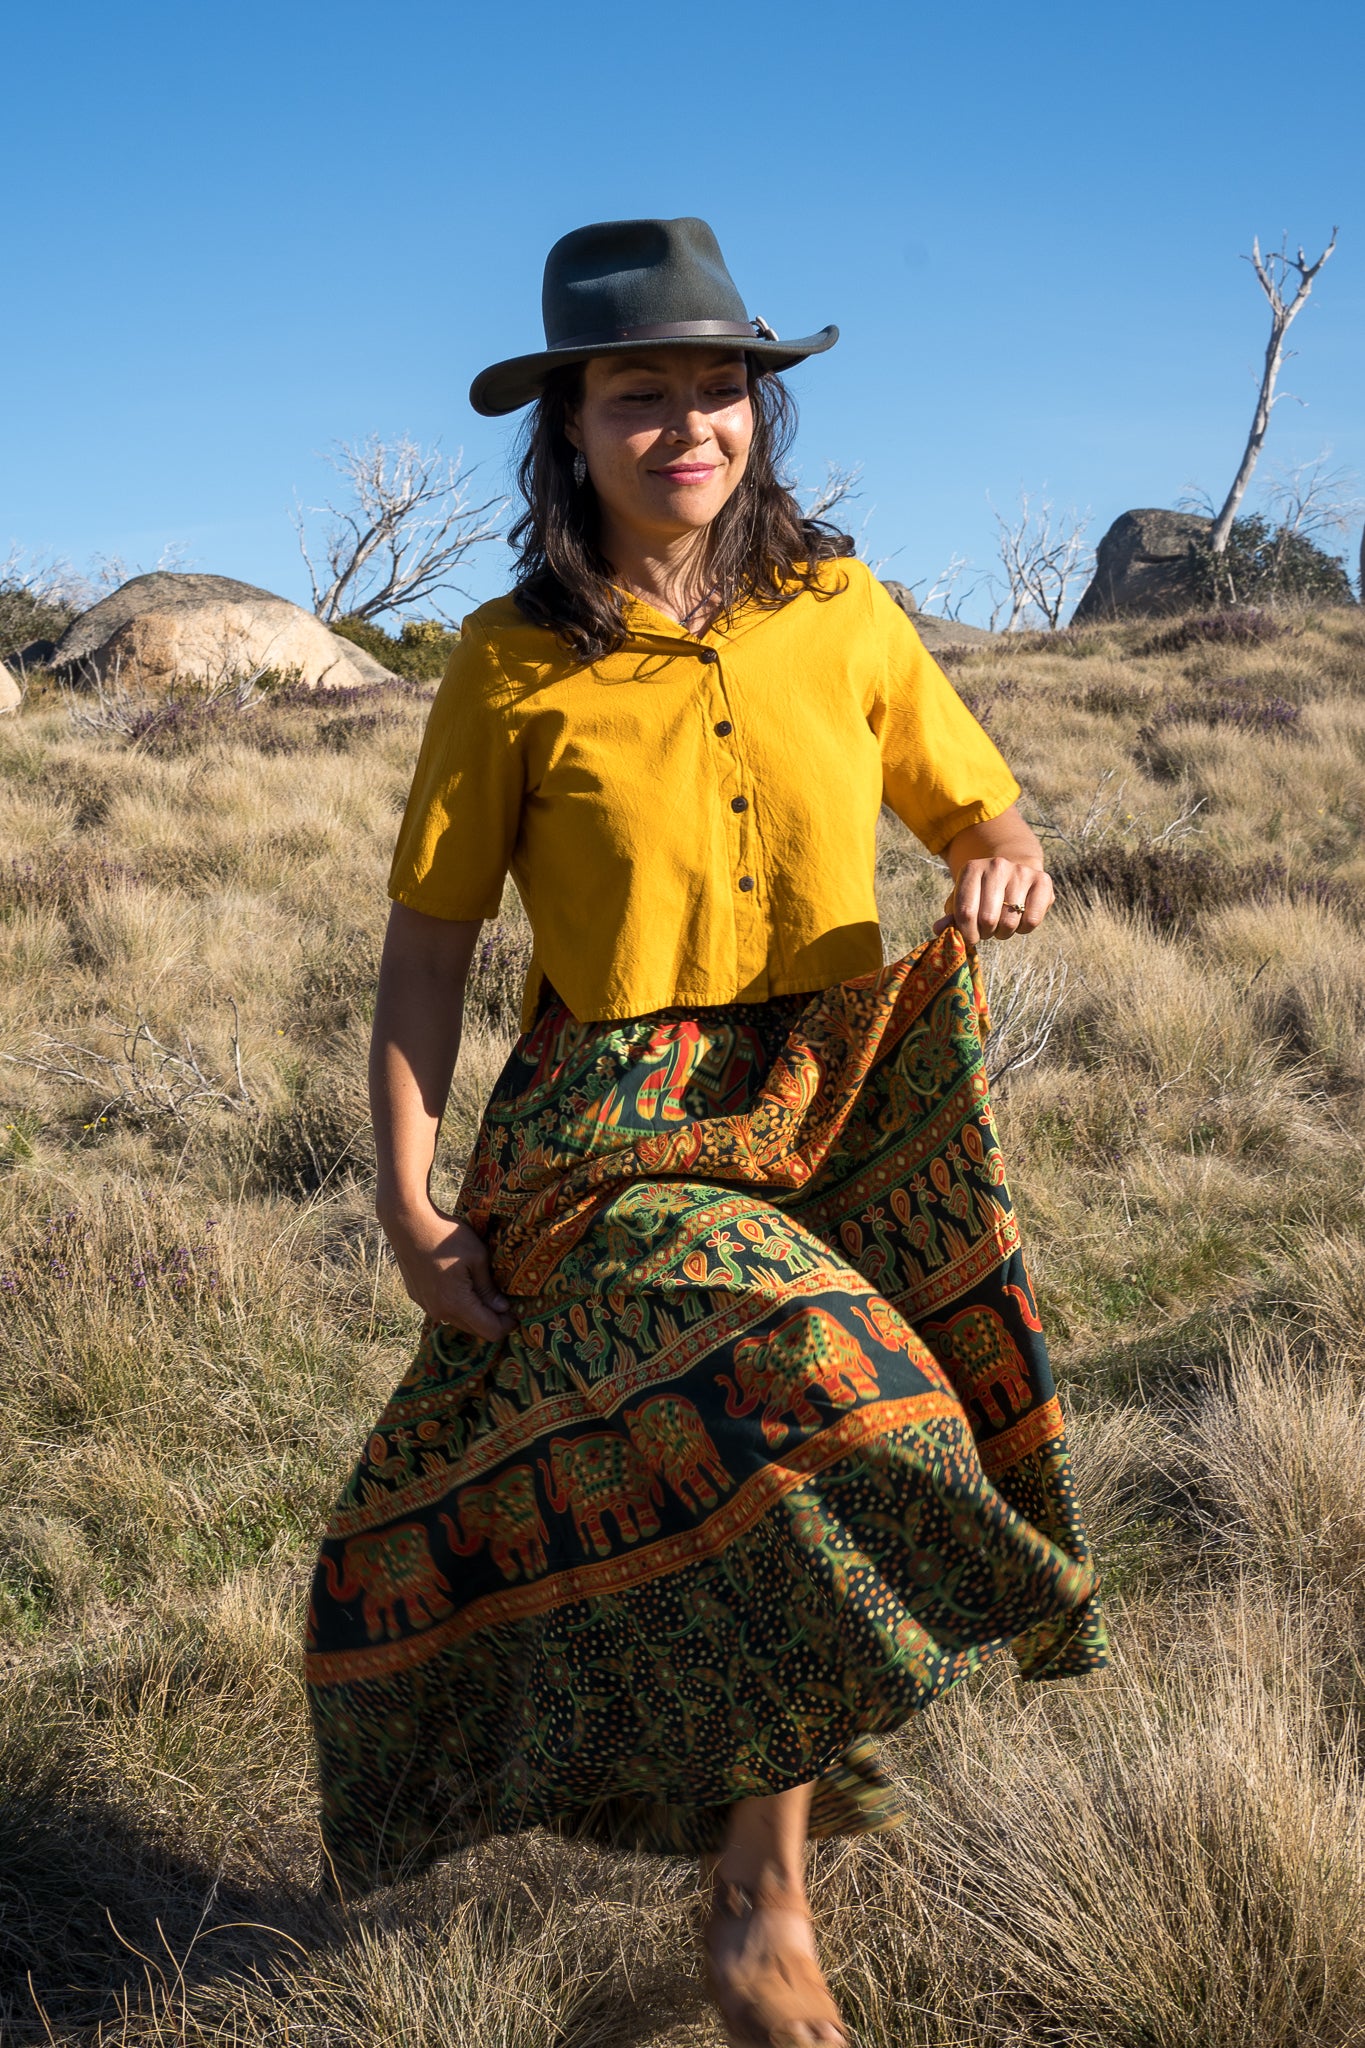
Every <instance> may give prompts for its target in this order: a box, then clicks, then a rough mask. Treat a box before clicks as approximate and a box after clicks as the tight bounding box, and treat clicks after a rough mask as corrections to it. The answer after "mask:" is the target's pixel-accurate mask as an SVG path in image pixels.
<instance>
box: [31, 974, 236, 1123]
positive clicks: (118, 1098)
mask: <svg viewBox="0 0 1365 2048" xmlns="http://www.w3.org/2000/svg"><path fill="white" fill-rule="evenodd" d="M228 1000H229V1003H230V1004H231V1008H232V1067H233V1075H234V1079H235V1081H236V1088H235V1090H234V1089H232V1088H230V1087H228V1086H227V1085H225V1083H224V1082H223V1081H222V1080H220V1079H219V1078H218V1077H217V1076H216V1075H214V1074H211V1073H207V1072H206V1071H205V1069H204V1065H203V1060H202V1056H201V1055H200V1054H199V1053H198V1052H197V1051H196V1050H195V1047H194V1045H193V1044H192V1043H191V1041H190V1037H189V1034H188V1032H187V1033H186V1034H185V1037H184V1041H183V1043H184V1051H183V1052H177V1051H176V1050H175V1049H174V1047H172V1046H169V1045H166V1044H164V1043H163V1041H162V1040H161V1039H159V1038H158V1037H156V1035H155V1033H154V1032H153V1031H152V1029H151V1026H150V1025H149V1024H148V1022H147V1020H146V1018H145V1017H144V1016H142V1014H141V1013H140V1012H139V1014H138V1015H137V1016H136V1018H135V1019H134V1020H133V1022H132V1023H131V1024H119V1025H112V1026H108V1027H106V1029H105V1031H104V1034H103V1035H104V1036H106V1037H111V1038H116V1039H118V1040H120V1041H121V1043H120V1044H119V1046H118V1049H117V1050H116V1051H114V1052H99V1051H97V1050H96V1049H95V1048H94V1047H92V1046H87V1045H75V1044H73V1043H72V1042H71V1041H70V1040H69V1039H65V1038H52V1037H49V1036H48V1035H46V1034H44V1035H43V1036H42V1037H40V1038H38V1039H37V1040H35V1042H34V1050H33V1051H32V1052H31V1053H11V1052H7V1053H0V1059H4V1060H5V1061H7V1062H8V1064H9V1065H11V1066H15V1067H28V1068H30V1069H31V1070H32V1071H33V1072H34V1073H36V1074H44V1075H46V1076H47V1077H48V1079H49V1080H53V1081H62V1082H65V1083H66V1085H67V1086H68V1087H76V1088H83V1089H85V1090H86V1091H87V1092H88V1093H89V1095H90V1096H91V1097H92V1098H93V1099H94V1100H95V1101H97V1102H99V1103H100V1105H101V1107H100V1108H99V1109H97V1110H92V1111H91V1121H90V1123H89V1124H88V1125H87V1126H86V1128H87V1129H88V1130H93V1129H94V1128H95V1126H96V1125H97V1124H99V1123H102V1122H103V1121H104V1119H105V1118H106V1117H108V1116H110V1115H111V1114H113V1113H115V1112H117V1113H118V1114H119V1115H121V1116H126V1117H129V1118H131V1119H132V1121H134V1122H135V1123H149V1122H153V1121H155V1120H156V1119H158V1118H161V1117H169V1118H171V1119H173V1120H174V1121H176V1122H183V1121H184V1119H185V1118H186V1117H187V1116H188V1115H189V1114H190V1113H191V1111H193V1110H196V1109H203V1108H210V1109H249V1108H250V1107H251V1096H250V1095H249V1093H248V1092H247V1086H246V1081H245V1079H244V1077H243V1074H242V1046H241V1020H240V1018H239V1017H238V1014H237V1005H236V1003H235V1002H233V1001H232V999H231V997H229V999H228Z"/></svg>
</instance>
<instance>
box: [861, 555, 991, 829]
mask: <svg viewBox="0 0 1365 2048" xmlns="http://www.w3.org/2000/svg"><path fill="white" fill-rule="evenodd" d="M868 582H869V584H870V586H871V589H870V597H871V603H872V625H873V631H874V645H875V648H876V656H875V657H874V668H875V672H876V681H875V686H874V693H873V701H872V704H871V706H870V708H869V710H868V714H867V717H868V724H869V725H870V726H871V728H872V730H873V732H874V733H875V734H876V736H877V742H878V745H879V746H880V748H881V756H882V797H883V800H884V802H886V803H887V804H889V805H890V807H891V809H892V810H893V811H894V812H895V813H896V816H897V817H898V818H900V819H901V820H902V822H903V823H904V824H906V825H908V826H909V827H910V830H911V831H912V832H913V833H914V834H915V836H916V838H918V839H921V840H922V841H923V842H924V844H925V845H926V846H927V847H928V849H929V851H930V852H931V853H941V852H942V851H943V849H944V847H945V846H947V845H948V844H949V842H950V841H951V840H952V839H954V838H955V837H956V836H957V834H958V833H959V832H961V831H963V830H965V828H966V827H967V826H968V825H984V824H986V823H987V822H988V821H989V820H990V819H991V818H998V817H999V816H1000V814H1001V812H1002V811H1007V810H1008V809H1009V807H1010V805H1011V804H1013V803H1016V802H1017V801H1018V798H1019V794H1020V791H1019V784H1018V783H1017V782H1016V781H1015V779H1014V777H1013V775H1011V773H1010V771H1009V769H1008V767H1007V766H1006V765H1005V761H1004V758H1003V756H1002V755H1001V753H1000V750H999V748H998V747H997V746H996V745H995V743H994V741H993V740H991V739H990V738H989V737H988V735H987V734H986V733H985V732H984V731H983V730H982V728H981V726H980V725H979V724H978V723H977V721H976V719H974V718H973V717H972V714H971V712H970V711H969V710H968V709H967V707H966V705H965V704H964V703H963V701H962V699H961V698H960V697H959V696H958V694H957V691H956V690H955V689H954V688H953V686H952V684H951V683H950V682H949V681H948V678H947V676H945V675H944V673H943V670H942V669H941V668H940V667H939V665H938V663H937V662H936V661H935V660H934V659H933V657H932V656H931V655H930V653H929V651H928V649H927V648H926V647H925V645H924V642H923V641H922V640H921V639H920V637H919V634H918V633H917V632H916V631H915V629H914V627H913V625H912V624H911V623H910V620H909V619H908V618H907V617H906V615H905V613H904V612H903V611H902V610H901V608H900V606H899V605H898V604H897V603H896V601H895V599H894V598H893V597H892V596H891V595H890V593H889V592H888V591H886V590H885V589H883V587H882V585H881V584H880V583H879V582H878V581H877V579H876V578H875V577H873V576H870V577H869V578H868Z"/></svg>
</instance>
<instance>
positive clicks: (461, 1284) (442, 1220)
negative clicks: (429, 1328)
mask: <svg viewBox="0 0 1365 2048" xmlns="http://www.w3.org/2000/svg"><path fill="white" fill-rule="evenodd" d="M379 1220H380V1222H381V1223H382V1224H383V1227H384V1235H385V1236H386V1237H387V1238H388V1240H389V1243H390V1245H391V1246H392V1247H393V1255H394V1258H395V1259H396V1260H397V1261H398V1270H399V1272H400V1273H401V1274H402V1276H403V1285H404V1286H405V1287H406V1288H407V1290H408V1293H409V1294H410V1295H411V1297H412V1299H413V1300H414V1301H415V1302H416V1304H417V1306H418V1308H420V1309H423V1310H425V1312H426V1313H427V1315H429V1316H430V1317H431V1318H432V1320H433V1322H437V1323H445V1324H448V1325H449V1326H450V1328H452V1329H455V1330H464V1331H466V1332H467V1333H468V1335H469V1336H471V1337H480V1338H483V1339H484V1340H485V1341H492V1340H493V1339H495V1338H498V1337H505V1336H506V1335H507V1332H508V1331H509V1330H510V1329H511V1328H512V1317H511V1314H510V1313H509V1305H508V1301H507V1297H506V1295H504V1294H500V1293H499V1292H498V1289H497V1287H496V1285H495V1284H494V1281H493V1276H492V1274H491V1273H490V1271H489V1269H488V1248H487V1246H486V1245H485V1244H484V1241H483V1239H482V1238H481V1237H480V1236H479V1234H478V1232H477V1231H475V1230H471V1229H470V1227H469V1225H468V1224H467V1223H462V1222H461V1221H460V1220H459V1218H458V1217H455V1216H447V1215H445V1214H444V1212H443V1211H442V1210H440V1209H438V1208H437V1207H436V1205H435V1203H434V1202H428V1203H426V1205H425V1206H424V1207H423V1208H420V1209H418V1210H415V1211H411V1210H409V1211H405V1212H404V1213H403V1214H402V1215H401V1216H399V1215H381V1216H380V1219H379Z"/></svg>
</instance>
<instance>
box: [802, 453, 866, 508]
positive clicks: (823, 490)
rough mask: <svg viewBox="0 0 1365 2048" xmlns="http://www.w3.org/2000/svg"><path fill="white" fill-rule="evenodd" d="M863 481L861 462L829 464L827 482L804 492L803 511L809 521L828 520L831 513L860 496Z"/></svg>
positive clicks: (826, 468)
mask: <svg viewBox="0 0 1365 2048" xmlns="http://www.w3.org/2000/svg"><path fill="white" fill-rule="evenodd" d="M862 480H863V465H862V464H861V462H850V463H842V462H827V463H826V464H825V480H824V482H823V483H822V484H815V485H813V486H811V487H810V488H809V489H807V490H806V491H803V492H802V494H801V495H802V496H803V498H804V499H805V504H804V506H803V508H802V509H803V510H804V512H805V515H806V517H807V519H828V518H829V515H830V513H831V512H835V511H837V510H838V508H839V507H840V505H847V504H848V503H849V501H850V500H851V499H853V498H856V497H858V496H859V495H860V489H861V485H862Z"/></svg>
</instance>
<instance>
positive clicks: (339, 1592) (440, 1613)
mask: <svg viewBox="0 0 1365 2048" xmlns="http://www.w3.org/2000/svg"><path fill="white" fill-rule="evenodd" d="M322 1569H323V1574H324V1576H325V1578H326V1580H327V1590H328V1592H329V1593H330V1594H331V1596H332V1598H333V1599H334V1600H340V1601H342V1602H343V1603H344V1602H349V1601H351V1600H357V1599H358V1600H359V1601H360V1603H361V1608H360V1611H361V1614H362V1615H363V1617H364V1621H365V1632H366V1634H367V1635H368V1636H369V1639H370V1641H371V1642H372V1643H377V1642H378V1641H379V1639H380V1637H381V1636H390V1637H393V1636H399V1635H401V1634H402V1632H403V1629H402V1623H401V1622H400V1621H399V1619H398V1604H399V1602H400V1601H401V1602H402V1603H403V1605H404V1606H405V1607H406V1608H407V1611H408V1626H409V1628H414V1629H418V1628H430V1627H431V1625H432V1624H433V1622H437V1621H444V1619H445V1617H446V1616H447V1615H448V1614H451V1613H453V1612H454V1609H453V1608H452V1606H451V1603H450V1601H449V1600H448V1599H447V1598H446V1595H447V1594H448V1593H449V1591H450V1581H449V1579H447V1578H446V1577H445V1575H444V1574H443V1573H442V1572H441V1571H440V1570H438V1568H437V1565H436V1560H435V1558H433V1556H432V1554H431V1547H430V1545H429V1544H428V1542H427V1532H426V1530H425V1529H424V1528H423V1527H422V1525H421V1523H420V1522H402V1523H400V1524H399V1525H398V1526H397V1527H396V1528H393V1529H381V1530H379V1531H378V1532H377V1533H376V1534H375V1535H372V1536H352V1537H351V1539H350V1541H349V1542H348V1543H347V1544H346V1545H345V1547H344V1549H343V1550H342V1553H341V1571H340V1573H339V1574H338V1572H337V1568H336V1563H335V1560H334V1559H333V1558H330V1557H328V1556H327V1555H325V1554H324V1556H323V1559H322Z"/></svg>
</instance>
